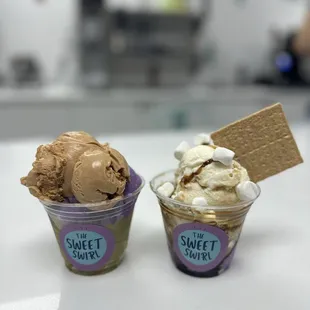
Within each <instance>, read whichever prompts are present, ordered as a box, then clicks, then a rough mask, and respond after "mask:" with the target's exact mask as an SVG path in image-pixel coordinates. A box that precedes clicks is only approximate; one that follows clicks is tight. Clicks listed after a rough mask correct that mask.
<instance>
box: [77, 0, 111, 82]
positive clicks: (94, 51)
mask: <svg viewBox="0 0 310 310" xmlns="http://www.w3.org/2000/svg"><path fill="white" fill-rule="evenodd" d="M78 34H79V36H80V37H79V54H80V73H81V74H80V77H81V82H82V84H83V85H84V86H86V87H88V88H103V87H105V86H107V85H108V84H109V53H110V51H109V24H108V13H107V11H106V1H105V0H79V27H78Z"/></svg>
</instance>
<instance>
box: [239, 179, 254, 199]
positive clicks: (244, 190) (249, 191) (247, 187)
mask: <svg viewBox="0 0 310 310" xmlns="http://www.w3.org/2000/svg"><path fill="white" fill-rule="evenodd" d="M258 192H259V191H258V188H257V186H256V184H255V183H253V182H251V181H245V182H242V183H240V184H238V185H237V187H236V193H237V196H238V198H239V199H240V200H242V201H248V200H253V199H255V198H256V197H257V195H258Z"/></svg>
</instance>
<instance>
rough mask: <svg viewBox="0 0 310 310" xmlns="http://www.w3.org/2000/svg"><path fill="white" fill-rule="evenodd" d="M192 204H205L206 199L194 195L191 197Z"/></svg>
mask: <svg viewBox="0 0 310 310" xmlns="http://www.w3.org/2000/svg"><path fill="white" fill-rule="evenodd" d="M192 204H193V205H194V206H207V205H208V203H207V200H206V199H205V198H204V197H196V198H194V199H193V201H192Z"/></svg>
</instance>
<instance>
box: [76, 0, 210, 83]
mask: <svg viewBox="0 0 310 310" xmlns="http://www.w3.org/2000/svg"><path fill="white" fill-rule="evenodd" d="M209 2H210V1H209V0H203V5H202V9H201V11H200V12H199V13H198V14H192V13H188V12H184V13H179V14H174V13H165V12H153V11H147V10H145V11H139V12H132V11H126V10H117V11H113V10H109V8H108V2H107V1H102V0H79V31H78V34H79V36H80V44H79V52H80V57H81V58H80V60H81V72H80V73H81V74H80V76H81V79H82V84H83V86H85V87H96V88H102V87H104V86H105V87H107V86H109V87H119V86H121V87H124V86H125V87H127V86H128V87H163V86H164V87H171V86H183V85H186V84H187V83H188V82H189V81H190V80H191V75H193V74H195V73H197V72H198V70H199V69H200V66H199V64H200V62H199V61H198V54H199V50H198V40H199V37H200V36H201V35H202V34H203V33H204V31H203V30H204V29H205V27H204V26H205V22H206V19H208V17H209V11H210V5H209ZM88 6H90V7H91V8H89V7H88ZM95 7H96V9H95ZM89 24H92V25H93V26H92V27H89ZM95 25H96V26H95ZM87 28H92V29H97V31H92V32H96V33H97V36H92V40H90V36H87V38H86V36H85V35H83V34H85V33H88V32H87V31H86V32H85V29H87Z"/></svg>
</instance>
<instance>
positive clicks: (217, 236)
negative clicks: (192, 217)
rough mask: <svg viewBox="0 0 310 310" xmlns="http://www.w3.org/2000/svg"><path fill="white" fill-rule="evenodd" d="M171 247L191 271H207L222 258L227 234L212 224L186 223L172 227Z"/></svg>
mask: <svg viewBox="0 0 310 310" xmlns="http://www.w3.org/2000/svg"><path fill="white" fill-rule="evenodd" d="M173 247H174V251H175V253H176V254H177V255H178V257H179V259H180V260H181V261H182V262H183V264H184V265H185V266H186V267H187V268H189V269H190V270H193V271H208V270H211V269H213V268H215V267H216V266H217V265H218V264H219V263H221V262H222V260H223V259H224V257H225V254H226V252H227V247H228V236H227V235H226V233H225V232H224V231H223V230H221V229H219V228H217V227H214V226H210V225H207V224H201V223H186V224H182V225H179V226H177V227H176V228H175V229H174V231H173Z"/></svg>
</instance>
